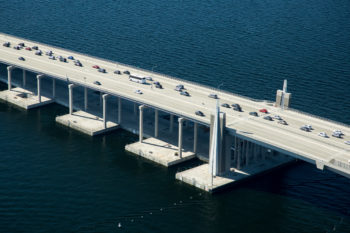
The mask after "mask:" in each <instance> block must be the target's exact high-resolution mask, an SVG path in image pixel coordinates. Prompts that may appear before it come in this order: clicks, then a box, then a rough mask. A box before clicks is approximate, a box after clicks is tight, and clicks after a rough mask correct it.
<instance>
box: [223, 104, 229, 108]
mask: <svg viewBox="0 0 350 233" xmlns="http://www.w3.org/2000/svg"><path fill="white" fill-rule="evenodd" d="M221 107H224V108H230V105H229V104H227V103H223V104H221Z"/></svg>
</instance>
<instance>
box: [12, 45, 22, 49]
mask: <svg viewBox="0 0 350 233" xmlns="http://www.w3.org/2000/svg"><path fill="white" fill-rule="evenodd" d="M13 48H14V49H16V50H20V49H21V46H19V45H16V46H13Z"/></svg>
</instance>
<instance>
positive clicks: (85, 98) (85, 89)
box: [84, 87, 88, 112]
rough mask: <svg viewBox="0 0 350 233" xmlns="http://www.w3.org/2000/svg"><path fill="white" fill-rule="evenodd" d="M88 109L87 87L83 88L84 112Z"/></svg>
mask: <svg viewBox="0 0 350 233" xmlns="http://www.w3.org/2000/svg"><path fill="white" fill-rule="evenodd" d="M87 109H88V89H87V87H84V110H85V112H86V111H87Z"/></svg>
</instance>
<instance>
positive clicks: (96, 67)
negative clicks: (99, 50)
mask: <svg viewBox="0 0 350 233" xmlns="http://www.w3.org/2000/svg"><path fill="white" fill-rule="evenodd" d="M92 68H94V69H100V67H99V66H98V65H93V66H92Z"/></svg>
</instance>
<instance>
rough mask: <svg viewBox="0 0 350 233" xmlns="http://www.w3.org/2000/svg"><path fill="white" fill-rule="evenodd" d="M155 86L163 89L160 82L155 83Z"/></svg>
mask: <svg viewBox="0 0 350 233" xmlns="http://www.w3.org/2000/svg"><path fill="white" fill-rule="evenodd" d="M153 85H154V86H155V87H156V88H159V89H163V86H162V84H160V82H158V81H155V82H153Z"/></svg>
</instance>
